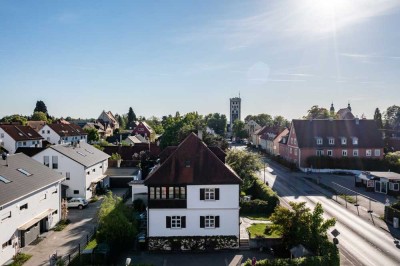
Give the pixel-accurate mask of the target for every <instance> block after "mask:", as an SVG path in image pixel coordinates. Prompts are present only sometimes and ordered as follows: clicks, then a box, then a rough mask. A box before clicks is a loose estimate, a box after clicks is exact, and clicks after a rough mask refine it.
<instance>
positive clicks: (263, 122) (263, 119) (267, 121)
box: [244, 114, 273, 127]
mask: <svg viewBox="0 0 400 266" xmlns="http://www.w3.org/2000/svg"><path fill="white" fill-rule="evenodd" d="M250 120H253V121H255V122H256V123H257V124H258V125H260V126H261V127H264V126H272V125H273V119H272V116H270V115H269V114H258V115H248V116H246V118H245V119H244V121H245V122H248V121H250Z"/></svg>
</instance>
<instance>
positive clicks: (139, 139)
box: [125, 134, 149, 146]
mask: <svg viewBox="0 0 400 266" xmlns="http://www.w3.org/2000/svg"><path fill="white" fill-rule="evenodd" d="M125 142H126V143H128V144H129V145H132V146H133V145H135V144H140V143H149V140H147V139H145V138H144V137H142V135H139V134H137V135H135V136H128V137H127V138H126V139H125Z"/></svg>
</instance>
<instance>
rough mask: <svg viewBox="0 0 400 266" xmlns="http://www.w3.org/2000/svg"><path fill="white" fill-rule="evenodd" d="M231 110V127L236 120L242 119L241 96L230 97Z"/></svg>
mask: <svg viewBox="0 0 400 266" xmlns="http://www.w3.org/2000/svg"><path fill="white" fill-rule="evenodd" d="M229 100H230V111H229V116H230V119H231V120H230V123H231V128H232V126H233V123H234V122H235V120H238V119H239V120H240V118H241V111H242V109H241V108H242V107H241V104H242V99H241V98H240V96H239V97H235V98H230V99H229Z"/></svg>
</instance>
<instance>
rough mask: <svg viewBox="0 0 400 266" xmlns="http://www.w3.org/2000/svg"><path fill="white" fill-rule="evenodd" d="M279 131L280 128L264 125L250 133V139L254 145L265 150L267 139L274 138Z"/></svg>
mask: <svg viewBox="0 0 400 266" xmlns="http://www.w3.org/2000/svg"><path fill="white" fill-rule="evenodd" d="M280 132H281V129H280V128H279V127H270V126H264V127H262V128H261V129H259V130H256V131H255V132H254V133H253V134H252V135H251V141H252V142H253V145H255V146H256V147H260V148H262V149H263V150H267V146H268V140H269V139H271V138H275V137H276V136H277V135H278V134H279V133H280ZM270 145H271V144H270Z"/></svg>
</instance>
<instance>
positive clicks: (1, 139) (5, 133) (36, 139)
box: [0, 125, 43, 154]
mask: <svg viewBox="0 0 400 266" xmlns="http://www.w3.org/2000/svg"><path fill="white" fill-rule="evenodd" d="M42 140H43V138H42V136H40V135H39V134H38V133H37V132H36V131H35V130H33V128H31V127H30V126H21V125H0V147H3V148H4V149H6V150H7V151H8V153H9V154H13V153H15V151H16V150H17V148H19V147H25V148H34V147H42Z"/></svg>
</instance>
